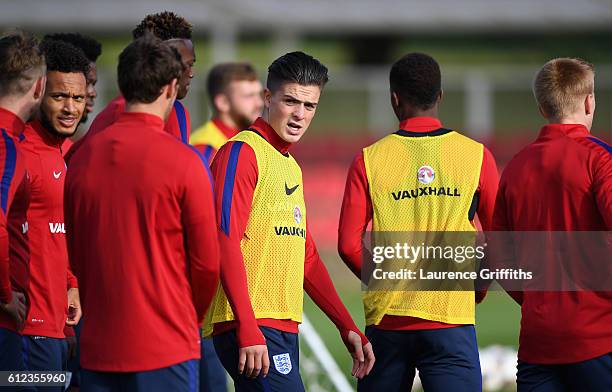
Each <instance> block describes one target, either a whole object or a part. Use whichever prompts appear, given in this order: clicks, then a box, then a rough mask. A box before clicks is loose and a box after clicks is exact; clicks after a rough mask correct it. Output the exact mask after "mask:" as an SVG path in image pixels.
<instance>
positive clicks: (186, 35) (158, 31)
mask: <svg viewBox="0 0 612 392" xmlns="http://www.w3.org/2000/svg"><path fill="white" fill-rule="evenodd" d="M191 31H192V28H191V24H189V22H187V21H186V20H185V18H183V17H181V16H179V15H176V14H175V13H173V12H168V11H165V12H161V13H158V14H151V15H147V16H146V17H145V18H144V19H143V20H142V21H141V22H140V24H139V25H138V26H136V28H135V29H134V30H133V31H132V36H133V37H134V39H138V38H140V37H142V36H143V35H144V34H145V33H147V32H150V33H152V34H153V35H155V36H156V37H157V38H159V39H161V40H164V41H168V43H170V44H171V45H172V46H173V47H175V48H176V49H177V50H178V51H179V53H180V54H181V58H182V61H183V64H184V65H185V69H184V70H183V72H182V73H181V76H180V78H179V90H178V95H177V100H176V101H175V102H174V106H173V108H172V111H171V112H170V116H169V117H168V120H167V121H166V124H165V127H164V128H165V129H166V131H167V132H168V133H169V134H171V135H173V136H174V137H176V138H177V139H179V140H181V141H183V142H184V143H189V133H190V128H191V123H190V120H189V112H188V111H187V109H186V108H185V106H184V105H183V104H182V103H181V102H180V100H181V99H183V98H185V97H186V96H187V93H188V92H189V85H190V84H191V79H193V66H194V64H195V61H196V58H195V51H194V48H193V42H192V40H191ZM124 111H125V98H124V97H123V96H118V97H116V98H115V99H113V100H112V101H111V102H110V103H109V104H108V105H106V107H105V108H104V110H102V112H100V113H99V114H98V115H97V116H96V118H95V119H94V121H93V123H92V124H91V126H90V127H89V130H88V131H87V133H86V134H85V136H83V138H81V139H80V140H78V141H77V142H76V143H74V145H73V146H72V148H71V149H70V150H74V151H76V150H77V149H79V148H80V147H81V145H83V144H84V143H86V142H87V140H88V139H89V137H90V136H93V135H95V134H96V133H98V132H100V131H101V130H103V129H105V128H107V127H108V126H109V125H111V124H112V123H114V122H115V120H116V119H117V118H118V116H119V115H120V114H121V113H123V112H124ZM71 156H72V152H71V151H69V152H68V154H67V156H66V160H67V161H69V160H70V158H71Z"/></svg>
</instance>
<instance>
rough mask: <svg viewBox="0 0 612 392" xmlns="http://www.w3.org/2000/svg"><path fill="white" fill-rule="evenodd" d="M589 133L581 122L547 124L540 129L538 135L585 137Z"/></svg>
mask: <svg viewBox="0 0 612 392" xmlns="http://www.w3.org/2000/svg"><path fill="white" fill-rule="evenodd" d="M589 134H590V133H589V130H588V129H587V127H585V126H584V125H582V124H548V125H544V126H543V127H542V129H540V137H556V136H557V137H558V136H569V137H585V136H589Z"/></svg>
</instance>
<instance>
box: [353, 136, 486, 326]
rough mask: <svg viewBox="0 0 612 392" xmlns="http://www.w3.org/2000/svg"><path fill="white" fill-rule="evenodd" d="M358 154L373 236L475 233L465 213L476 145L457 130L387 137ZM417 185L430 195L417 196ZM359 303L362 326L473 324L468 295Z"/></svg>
mask: <svg viewBox="0 0 612 392" xmlns="http://www.w3.org/2000/svg"><path fill="white" fill-rule="evenodd" d="M363 154H364V163H365V168H366V175H367V179H368V184H369V188H370V196H371V198H372V206H373V222H372V230H373V231H374V232H377V231H378V232H394V231H404V232H416V231H419V232H424V231H472V232H473V231H475V228H474V226H473V225H472V224H471V223H470V222H469V220H468V212H469V209H470V206H471V203H472V199H473V196H474V193H475V191H476V189H477V187H478V180H479V177H480V169H481V165H482V156H483V146H482V144H480V143H477V142H475V141H473V140H471V139H469V138H467V137H465V136H463V135H460V134H459V133H457V132H449V133H446V134H444V135H440V136H435V137H406V136H400V135H396V134H392V135H388V136H386V137H384V138H383V139H381V140H379V141H378V142H376V143H374V144H373V145H371V146H369V147H366V148H364V150H363ZM430 169H431V170H430ZM432 172H433V173H432ZM419 173H421V174H423V175H424V176H423V177H421V181H422V182H420V181H419V178H418V174H419ZM431 174H433V176H432V175H431ZM432 177H433V179H432ZM428 181H431V182H429V183H427V182H428ZM422 187H426V188H428V193H430V194H429V195H427V196H424V195H418V189H419V188H422ZM429 188H435V191H434V192H435V193H436V194H435V195H433V194H431V192H432V191H431V190H429ZM441 188H443V189H444V190H443V191H441V190H440V189H441ZM415 190H416V191H415ZM411 191H412V193H411ZM438 193H444V195H438ZM449 194H450V195H452V196H449ZM457 194H458V195H459V196H456V195H457ZM414 195H417V197H414ZM396 198H398V200H396ZM363 301H364V310H365V315H366V324H367V325H376V324H379V323H380V321H381V320H382V318H383V316H384V315H395V316H413V317H419V318H422V319H425V320H432V321H439V322H445V323H450V324H473V323H474V293H473V291H399V290H398V291H366V292H365V293H364V295H363Z"/></svg>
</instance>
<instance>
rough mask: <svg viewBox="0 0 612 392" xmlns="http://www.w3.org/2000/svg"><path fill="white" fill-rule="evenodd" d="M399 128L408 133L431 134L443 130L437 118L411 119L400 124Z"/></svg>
mask: <svg viewBox="0 0 612 392" xmlns="http://www.w3.org/2000/svg"><path fill="white" fill-rule="evenodd" d="M399 128H400V129H401V130H404V131H408V132H431V131H435V130H436V129H440V128H442V123H441V122H440V120H439V119H437V118H435V117H411V118H407V119H405V120H404V121H402V122H400V125H399Z"/></svg>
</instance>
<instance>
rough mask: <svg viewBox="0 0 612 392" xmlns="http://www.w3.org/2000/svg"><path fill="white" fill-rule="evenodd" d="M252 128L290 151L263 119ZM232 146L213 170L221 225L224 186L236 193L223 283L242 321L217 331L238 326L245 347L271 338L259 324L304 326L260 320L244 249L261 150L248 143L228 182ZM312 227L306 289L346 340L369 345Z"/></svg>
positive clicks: (223, 236) (224, 242) (224, 244)
mask: <svg viewBox="0 0 612 392" xmlns="http://www.w3.org/2000/svg"><path fill="white" fill-rule="evenodd" d="M251 128H252V129H253V130H255V131H256V132H258V133H259V134H260V135H261V136H262V137H264V138H265V139H266V140H267V141H268V142H269V143H270V144H271V145H272V146H273V147H274V148H276V149H277V150H278V151H280V152H281V153H283V154H284V153H286V152H287V151H288V150H289V147H290V144H289V143H287V142H285V141H284V140H282V139H281V138H280V137H279V136H278V134H277V133H276V132H275V131H274V129H272V127H270V126H269V125H268V124H267V123H266V122H265V121H264V120H263V119H261V118H260V119H258V120H257V121H256V122H255V123H254V124H253V125H252V127H251ZM232 145H233V142H228V143H226V144H224V145H223V147H221V149H220V150H219V152H218V153H217V154H216V156H215V159H214V161H213V164H212V173H213V178H214V180H215V186H216V187H217V192H216V194H215V206H216V209H217V220H218V226H219V227H221V210H222V205H223V194H224V193H226V192H225V191H224V189H225V188H226V187H231V188H232V192H230V194H231V195H232V201H231V210H230V219H229V222H230V224H229V230H228V232H227V233H226V232H225V231H223V230H221V229H219V242H220V245H221V249H222V251H223V254H224V259H223V264H222V266H221V281H222V283H223V288H224V290H225V293H226V294H227V297H228V299H229V302H230V305H231V307H232V310H233V311H234V314H235V315H236V320H235V321H229V322H225V323H219V324H215V326H214V327H215V329H214V333H215V334H218V333H221V332H224V331H227V330H230V329H236V330H237V336H238V343H239V345H240V347H246V346H251V345H256V344H265V339H264V337H263V335H262V333H261V332H260V330H259V328H258V325H259V326H265V327H271V328H275V329H279V330H281V331H286V332H292V333H297V332H298V324H297V322H295V321H292V320H276V319H257V320H256V319H255V314H254V312H253V308H252V306H251V301H250V299H249V293H248V289H247V277H246V270H245V266H244V260H243V256H242V252H241V249H240V240H241V239H242V237H243V236H244V233H245V230H246V226H247V223H248V219H249V216H250V211H251V205H252V202H253V193H254V191H255V186H256V184H257V180H258V168H257V167H258V166H257V160H256V157H255V152H254V151H253V149H252V148H251V147H250V146H248V145H247V144H244V145H243V146H242V148H241V149H240V153H239V155H238V161H237V164H236V170H235V173H236V174H235V177H234V181H233V182H232V183H226V182H225V179H226V170H227V168H228V162H229V157H230V152H231V150H232ZM306 231H307V234H306V254H305V260H304V289H305V290H306V293H308V295H309V296H310V297H311V298H312V300H313V301H314V302H315V303H316V304H317V306H319V308H321V310H323V312H324V313H325V314H326V315H327V316H328V317H329V318H330V319H331V320H332V322H333V323H334V324H335V325H336V327H337V328H338V330H339V331H340V334H341V337H342V338H343V340H345V341H346V337H347V336H348V333H349V331H354V332H356V333H358V334H359V335H360V336H361V338H362V341H363V342H364V344H365V342H367V339H366V337H365V336H363V334H361V332H359V329H358V328H357V326H356V325H355V323H354V321H353V319H352V318H351V316H350V314H349V313H348V311H347V310H346V308H345V307H344V305H343V304H342V301H341V300H340V297H339V296H338V294H337V292H336V289H335V288H334V286H333V283H332V281H331V278H330V277H329V273H328V272H327V269H326V268H325V265H324V264H323V261H322V260H321V258H320V257H319V253H318V251H317V248H316V246H315V243H314V241H313V239H312V236H311V234H310V230H308V227H307V229H306Z"/></svg>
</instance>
